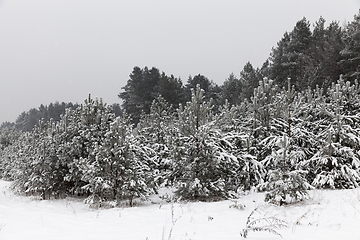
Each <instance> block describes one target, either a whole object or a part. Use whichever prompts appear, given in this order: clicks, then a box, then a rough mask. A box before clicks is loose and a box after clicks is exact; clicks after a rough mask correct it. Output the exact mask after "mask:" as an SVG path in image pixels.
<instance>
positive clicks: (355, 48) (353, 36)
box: [340, 12, 360, 82]
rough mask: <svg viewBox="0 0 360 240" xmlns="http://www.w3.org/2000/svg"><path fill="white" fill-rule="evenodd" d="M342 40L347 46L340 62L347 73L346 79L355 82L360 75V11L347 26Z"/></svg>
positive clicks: (342, 52)
mask: <svg viewBox="0 0 360 240" xmlns="http://www.w3.org/2000/svg"><path fill="white" fill-rule="evenodd" d="M342 40H343V41H344V45H345V47H344V49H343V50H342V51H341V55H342V56H343V58H344V59H343V60H342V61H341V62H340V63H341V65H342V67H343V70H344V72H345V73H346V75H345V77H346V79H348V80H349V81H351V82H353V81H354V79H359V75H360V57H359V55H360V12H359V13H358V14H357V15H355V16H354V20H353V21H352V22H350V23H349V24H348V25H347V26H346V28H345V30H344V33H343V39H342Z"/></svg>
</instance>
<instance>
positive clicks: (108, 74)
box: [0, 0, 360, 123]
mask: <svg viewBox="0 0 360 240" xmlns="http://www.w3.org/2000/svg"><path fill="white" fill-rule="evenodd" d="M359 8H360V0H341V1H340V0H291V1H290V0H248V1H245V0H217V1H213V0H128V1H122V0H0V123H1V122H3V121H15V120H16V118H17V116H18V115H19V114H20V113H21V112H23V111H28V110H29V109H30V108H37V107H39V105H40V104H44V105H48V104H49V103H51V102H55V101H59V102H63V101H64V102H73V103H75V102H79V103H82V102H83V100H84V99H85V98H86V97H87V96H88V94H89V93H91V94H92V96H93V97H96V96H97V97H101V98H103V100H104V101H105V102H107V103H109V104H112V103H114V102H120V100H119V99H118V97H117V95H118V93H119V92H120V91H121V87H123V86H124V85H125V84H126V82H127V80H128V78H129V74H130V73H131V71H132V69H133V67H134V66H139V67H141V68H143V67H144V66H148V67H153V66H154V67H157V68H159V69H160V70H161V71H164V72H165V73H166V74H168V75H170V74H174V75H175V76H176V77H181V79H182V81H183V82H184V83H186V81H187V78H188V76H189V75H196V74H199V73H200V74H203V75H205V76H206V77H208V78H209V79H211V80H214V81H215V82H217V83H218V84H222V82H223V81H224V80H225V79H226V78H227V77H228V76H229V74H230V73H232V72H234V73H235V74H236V75H238V74H239V72H240V71H241V70H242V68H243V66H244V65H245V63H246V62H247V61H250V62H251V63H252V64H253V66H254V67H260V66H261V65H262V63H263V62H264V61H265V60H266V59H267V58H268V56H269V53H270V51H271V48H272V47H273V46H276V43H277V42H278V41H279V40H280V39H281V37H282V36H283V34H284V33H285V31H291V30H292V29H293V27H294V25H295V23H296V22H297V21H298V20H300V19H302V17H304V16H305V17H306V18H307V19H308V20H309V21H310V22H311V23H314V22H315V21H316V20H318V18H319V17H320V16H323V17H324V18H325V19H326V20H327V22H328V23H329V22H331V21H332V20H337V21H340V23H341V24H343V23H346V22H349V21H352V20H353V16H354V15H355V14H357V13H358V12H359Z"/></svg>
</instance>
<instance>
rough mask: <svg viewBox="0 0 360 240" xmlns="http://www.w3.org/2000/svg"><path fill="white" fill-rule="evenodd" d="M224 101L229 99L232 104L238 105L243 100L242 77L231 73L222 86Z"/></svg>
mask: <svg viewBox="0 0 360 240" xmlns="http://www.w3.org/2000/svg"><path fill="white" fill-rule="evenodd" d="M221 94H222V96H221V97H222V99H223V100H222V101H223V102H225V100H227V101H228V103H229V104H230V105H238V104H240V103H241V102H242V95H243V87H242V83H241V81H240V79H237V78H236V76H235V75H234V74H233V73H231V74H230V76H229V77H228V78H227V79H226V80H225V81H224V83H223V85H222V86H221Z"/></svg>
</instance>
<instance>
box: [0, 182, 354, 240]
mask: <svg viewBox="0 0 360 240" xmlns="http://www.w3.org/2000/svg"><path fill="white" fill-rule="evenodd" d="M9 185H10V183H9V182H5V181H0V239H1V240H12V239H14V240H19V239H27V240H31V239H36V240H42V239H44V240H45V239H46V240H48V239H53V240H56V239H61V240H63V239H76V240H78V239H87V240H95V239H107V240H112V239H114V240H115V239H117V240H118V239H140V240H158V239H174V240H176V239H181V240H184V239H193V240H202V239H204V240H211V239H214V240H215V239H216V240H218V239H228V240H231V239H234V240H235V239H237V240H238V239H241V237H240V232H241V231H242V229H243V228H244V227H245V224H246V221H247V217H248V216H249V214H250V213H251V212H252V211H253V210H254V208H255V207H257V206H259V205H260V204H265V203H264V201H263V199H264V197H265V194H264V193H250V194H247V195H244V196H241V197H240V198H239V199H238V200H236V202H234V200H233V201H230V200H228V201H221V202H214V203H204V202H191V203H175V204H171V203H165V202H161V200H159V198H156V197H155V196H154V197H153V198H152V203H150V201H149V202H148V203H143V204H141V205H139V206H137V207H133V208H112V209H102V210H93V209H89V208H88V206H87V205H85V204H84V203H83V200H81V199H74V198H67V199H63V200H43V201H39V200H37V199H34V198H30V197H23V196H17V195H14V194H13V193H12V192H11V191H10V190H9V189H8V187H9ZM309 193H310V199H309V200H307V201H305V202H302V203H299V204H295V205H291V206H285V207H278V206H271V205H268V206H266V205H265V207H264V208H263V209H264V210H263V212H262V214H260V213H259V214H260V215H259V216H258V217H259V218H260V217H276V218H277V219H281V220H284V221H286V222H287V224H288V228H286V229H280V230H277V232H279V233H280V234H281V235H282V236H283V239H295V240H296V239H314V240H315V239H316V240H318V239H326V240H331V239H350V240H351V239H354V240H355V239H360V229H359V226H360V189H359V188H357V189H351V190H312V191H309ZM236 206H241V208H237V207H236ZM242 209H243V210H242ZM253 217H255V218H256V216H253ZM247 239H253V240H255V239H256V240H257V239H281V238H280V237H279V236H278V235H274V234H271V233H269V232H249V234H248V236H247Z"/></svg>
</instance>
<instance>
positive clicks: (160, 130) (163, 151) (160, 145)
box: [136, 96, 176, 187]
mask: <svg viewBox="0 0 360 240" xmlns="http://www.w3.org/2000/svg"><path fill="white" fill-rule="evenodd" d="M174 118H175V116H174V111H173V110H172V107H171V106H170V105H169V104H168V103H167V102H166V100H165V99H164V98H163V97H161V96H160V97H158V98H157V99H155V100H154V101H153V103H152V105H151V108H150V113H149V114H143V115H142V117H141V119H140V122H139V123H138V125H137V128H136V131H137V136H138V139H139V141H140V144H141V145H142V146H143V147H146V148H149V149H151V151H149V153H150V156H149V157H150V158H151V159H152V162H153V163H154V164H152V165H150V167H151V169H152V171H153V172H154V174H155V175H156V177H155V181H154V187H156V186H159V185H161V184H165V185H166V184H167V183H168V181H169V180H170V181H171V179H170V174H171V172H172V164H173V161H172V158H171V151H172V149H171V148H172V146H173V144H172V141H173V137H174V135H176V131H175V128H174V126H173V125H174Z"/></svg>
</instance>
